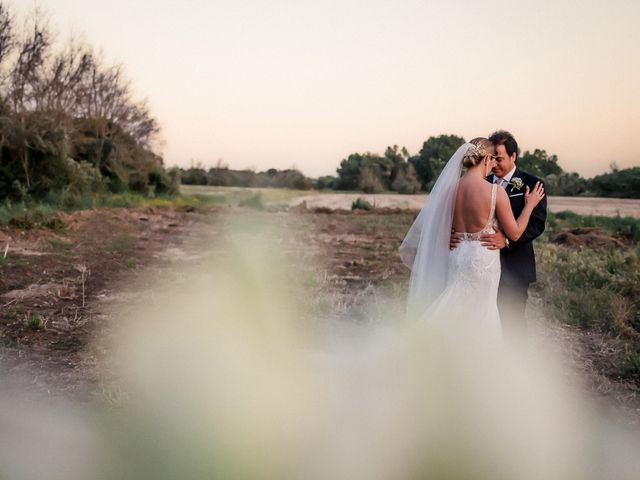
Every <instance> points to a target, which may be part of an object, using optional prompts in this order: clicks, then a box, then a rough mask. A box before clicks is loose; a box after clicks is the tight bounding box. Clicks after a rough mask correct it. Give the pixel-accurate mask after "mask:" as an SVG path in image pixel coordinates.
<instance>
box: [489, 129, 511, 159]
mask: <svg viewBox="0 0 640 480" xmlns="http://www.w3.org/2000/svg"><path fill="white" fill-rule="evenodd" d="M489 141H490V142H491V143H493V144H494V145H495V146H496V147H497V146H498V145H504V148H505V150H506V151H507V155H509V156H511V155H513V154H514V153H515V154H516V158H517V157H518V142H516V139H515V138H513V135H511V133H509V132H507V131H506V130H497V131H495V132H493V133H492V134H491V135H490V136H489Z"/></svg>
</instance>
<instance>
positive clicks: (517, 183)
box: [507, 177, 524, 193]
mask: <svg viewBox="0 0 640 480" xmlns="http://www.w3.org/2000/svg"><path fill="white" fill-rule="evenodd" d="M507 186H510V187H511V189H510V190H509V191H510V192H511V193H513V192H514V190H515V191H517V190H521V189H522V187H524V182H523V181H522V179H521V178H518V177H516V178H512V179H511V181H510V182H509V183H508V184H507Z"/></svg>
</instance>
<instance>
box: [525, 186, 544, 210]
mask: <svg viewBox="0 0 640 480" xmlns="http://www.w3.org/2000/svg"><path fill="white" fill-rule="evenodd" d="M543 198H544V186H543V185H542V182H540V181H538V182H536V185H535V186H534V187H533V190H530V189H529V186H527V188H526V190H525V193H524V204H525V205H531V207H535V206H536V205H538V204H539V203H540V202H541V201H542V199H543Z"/></svg>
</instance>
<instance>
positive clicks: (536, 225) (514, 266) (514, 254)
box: [487, 168, 547, 286]
mask: <svg viewBox="0 0 640 480" xmlns="http://www.w3.org/2000/svg"><path fill="white" fill-rule="evenodd" d="M514 178H521V179H522V182H523V183H524V186H523V187H522V188H521V189H520V190H515V189H512V186H511V185H509V186H507V195H509V202H510V203H511V210H513V215H514V216H515V217H516V218H518V216H520V214H521V213H522V210H523V209H524V192H525V186H528V187H529V189H532V188H533V187H534V186H535V184H536V182H539V181H542V180H540V179H539V178H538V177H536V176H535V175H531V174H529V173H527V172H523V171H522V170H520V169H518V168H516V171H515V172H514V173H513V177H511V180H513V179H514ZM493 179H494V175H493V174H492V175H489V176H488V177H487V181H489V182H491V183H493ZM543 185H544V182H543ZM546 220H547V196H546V195H545V196H544V198H543V199H542V201H541V202H540V203H539V204H538V205H536V207H535V208H534V209H533V212H532V213H531V218H530V219H529V224H528V225H527V228H526V229H525V231H524V233H523V234H522V236H521V237H520V238H519V239H518V241H513V240H511V239H509V246H508V247H505V248H503V249H502V250H500V264H501V266H502V274H501V277H500V283H505V284H507V285H515V286H527V285H529V284H530V283H532V282H535V281H536V257H535V252H534V251H533V240H534V239H536V238H538V237H539V236H540V235H541V234H542V232H544V227H545V222H546Z"/></svg>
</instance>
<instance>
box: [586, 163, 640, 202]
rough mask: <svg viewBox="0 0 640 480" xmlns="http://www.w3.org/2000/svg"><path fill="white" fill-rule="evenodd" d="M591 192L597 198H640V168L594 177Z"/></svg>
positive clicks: (591, 182)
mask: <svg viewBox="0 0 640 480" xmlns="http://www.w3.org/2000/svg"><path fill="white" fill-rule="evenodd" d="M589 184H590V187H591V188H590V190H592V191H593V193H594V194H596V195H597V196H602V197H617V198H640V167H632V168H625V169H623V170H616V171H612V172H610V173H605V174H603V175H598V176H596V177H593V178H592V179H591V180H590V181H589Z"/></svg>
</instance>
